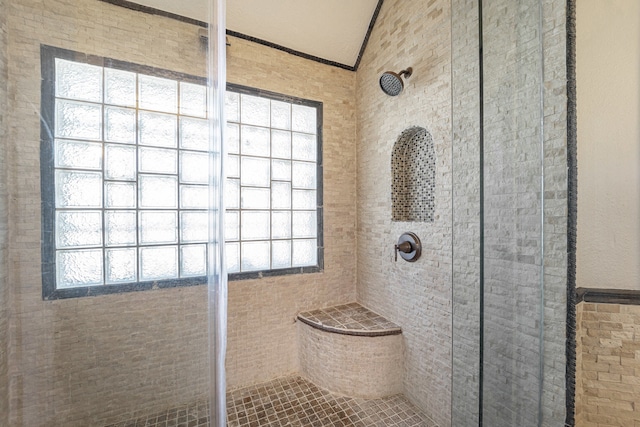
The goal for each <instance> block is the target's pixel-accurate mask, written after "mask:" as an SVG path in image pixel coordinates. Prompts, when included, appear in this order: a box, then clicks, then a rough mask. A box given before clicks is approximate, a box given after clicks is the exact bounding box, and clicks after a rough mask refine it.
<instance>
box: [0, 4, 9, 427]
mask: <svg viewBox="0 0 640 427" xmlns="http://www.w3.org/2000/svg"><path fill="white" fill-rule="evenodd" d="M6 17H7V0H0V425H8V424H9V371H8V365H9V362H8V358H9V345H8V341H9V307H10V303H9V281H8V280H7V276H8V274H7V249H8V238H9V236H8V223H7V212H8V206H7V205H8V202H9V199H8V195H7V139H6V137H7V136H6V132H5V129H6V126H7V121H6V112H7V33H6V31H7V18H6Z"/></svg>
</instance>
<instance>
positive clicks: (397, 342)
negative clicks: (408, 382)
mask: <svg viewBox="0 0 640 427" xmlns="http://www.w3.org/2000/svg"><path fill="white" fill-rule="evenodd" d="M297 319H298V322H297V327H298V344H299V345H298V349H299V350H298V352H299V354H298V358H299V361H300V370H301V372H302V374H303V375H304V376H305V377H307V378H308V379H309V380H311V381H312V382H313V383H315V384H317V385H318V386H320V387H323V388H326V389H328V390H330V391H333V392H336V393H340V394H343V395H346V396H350V397H363V398H381V397H384V396H390V395H393V394H397V393H401V392H402V374H403V341H402V335H401V334H402V330H401V329H400V327H399V326H398V325H396V324H394V323H392V322H390V321H388V320H387V319H385V318H384V317H382V316H380V315H379V314H376V313H374V312H372V311H371V310H369V309H367V308H366V307H363V306H362V305H360V304H358V303H351V304H345V305H338V306H334V307H329V308H323V309H319V310H313V311H307V312H304V313H300V314H298V317H297Z"/></svg>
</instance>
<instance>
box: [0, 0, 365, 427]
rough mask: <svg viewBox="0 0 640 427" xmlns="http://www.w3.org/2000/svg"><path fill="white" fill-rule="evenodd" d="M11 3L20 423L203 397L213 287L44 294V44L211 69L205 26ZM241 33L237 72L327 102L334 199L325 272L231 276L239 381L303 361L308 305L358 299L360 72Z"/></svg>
mask: <svg viewBox="0 0 640 427" xmlns="http://www.w3.org/2000/svg"><path fill="white" fill-rule="evenodd" d="M3 6H4V3H3ZM6 7H8V13H7V14H4V13H3V14H2V17H3V19H5V17H6V20H7V29H8V32H9V34H10V35H11V37H10V40H9V47H8V60H9V69H8V81H9V82H11V87H10V92H9V98H10V100H11V104H10V105H9V109H8V111H10V117H9V122H10V123H12V125H11V127H10V129H9V134H8V138H9V144H8V145H9V147H8V148H9V149H8V150H7V151H6V152H7V153H9V154H8V158H6V159H2V160H3V161H6V162H7V163H8V164H9V165H10V168H8V171H7V173H8V179H7V181H6V182H7V183H8V187H7V191H8V192H9V193H10V195H11V198H10V204H9V206H8V211H7V210H5V209H6V208H5V207H4V205H0V213H3V215H4V213H5V212H8V216H9V223H10V224H11V230H10V234H9V237H10V241H9V242H8V243H9V244H10V247H11V248H12V250H11V253H10V254H9V259H8V263H9V264H8V265H9V268H8V269H4V268H3V269H2V271H3V272H4V271H9V277H8V280H9V281H10V282H11V283H12V284H13V292H12V293H13V304H12V308H11V324H10V332H11V338H10V342H9V345H10V346H11V348H12V353H11V359H10V372H9V376H10V387H11V403H10V411H9V413H10V416H11V420H10V423H11V424H12V425H28V426H34V427H37V426H49V425H65V426H86V425H101V424H102V425H104V424H109V423H112V422H118V421H121V420H123V419H132V418H137V417H138V416H143V415H145V414H149V413H155V412H158V411H161V410H163V409H166V408H167V407H173V406H175V405H176V404H179V403H181V402H182V403H188V402H192V401H194V400H197V399H201V398H202V397H203V396H205V395H206V393H207V366H208V365H207V360H208V359H207V354H208V353H207V323H206V322H207V305H206V304H207V303H206V302H207V293H206V287H205V286H194V287H189V288H175V289H162V290H152V291H145V292H133V293H126V294H114V295H106V296H99V297H87V298H76V299H66V300H57V301H42V296H41V272H40V177H39V140H40V135H39V131H40V126H39V119H38V114H39V102H40V61H39V56H40V44H41V43H46V44H48V45H53V46H56V47H62V48H65V49H71V50H76V51H79V52H83V53H89V54H95V55H99V56H104V57H110V58H116V59H120V60H123V61H128V62H133V63H138V64H144V65H150V66H154V67H159V68H164V69H172V70H175V71H178V72H183V73H189V74H195V75H203V76H204V75H205V56H204V51H203V50H202V47H201V42H200V39H199V35H198V30H199V27H196V26H193V25H191V24H187V23H183V22H179V21H176V20H172V19H168V18H163V17H159V16H153V15H148V14H143V13H140V12H134V11H130V10H128V9H125V8H121V7H116V6H113V5H109V4H107V3H104V2H100V1H96V0H53V1H50V2H49V1H47V2H44V3H43V2H41V1H36V0H16V1H12V2H11V3H10V4H8V5H7V6H6ZM3 34H4V33H3ZM231 43H232V45H231V46H230V47H229V53H228V61H229V66H228V78H229V81H231V82H234V83H239V84H246V85H251V86H254V87H258V88H261V89H266V90H271V91H275V92H282V93H286V94H289V95H293V96H298V97H304V98H308V99H313V100H317V101H321V102H323V103H324V119H325V123H324V170H325V180H324V191H325V193H324V194H325V201H327V202H326V203H325V213H324V224H325V225H324V227H325V228H324V236H325V244H326V247H327V249H325V270H324V272H322V273H317V274H308V275H295V276H286V277H277V278H268V279H259V280H252V281H246V282H232V283H231V284H230V287H229V313H230V316H229V341H228V348H229V354H228V384H229V386H230V387H232V388H233V387H239V386H243V385H250V384H255V383H257V382H260V381H265V380H268V379H272V378H274V377H278V376H282V375H285V374H288V373H292V372H296V371H297V370H298V367H297V356H296V352H295V315H296V313H297V312H299V311H303V310H309V309H312V308H317V307H319V306H325V305H335V304H339V303H346V302H350V301H353V300H354V299H355V264H354V257H353V251H352V247H353V241H354V239H355V142H354V141H355V123H354V118H355V101H354V99H355V89H354V86H355V84H354V80H355V76H354V74H353V73H350V72H347V71H344V70H340V69H336V68H333V67H328V66H323V65H318V64H317V63H315V62H311V61H307V60H303V59H300V58H297V57H293V56H291V55H287V54H284V53H282V52H280V51H277V50H274V49H269V48H266V47H263V46H259V45H255V44H252V43H248V42H245V41H242V40H236V39H231ZM123 47H126V48H123ZM0 58H2V61H3V62H2V64H4V57H0ZM3 81H6V79H3ZM3 111H4V110H3ZM3 152H5V151H4V150H3ZM2 170H3V172H4V168H2ZM3 182H4V181H3ZM3 191H4V190H3ZM0 200H2V199H0ZM0 217H1V215H0ZM1 232H2V228H0V233H1ZM4 283H5V282H3V281H0V284H4ZM0 295H1V294H0ZM274 307H277V309H276V310H274ZM2 321H3V320H2V317H0V324H1V322H2ZM2 330H6V328H3V329H2ZM5 342H6V341H5ZM0 354H2V353H0ZM1 366H2V365H0V374H1V373H2V368H1ZM0 378H1V377H0ZM0 381H1V379H0ZM0 384H2V382H0ZM3 396H5V394H4V393H3ZM3 413H5V414H6V413H7V411H3Z"/></svg>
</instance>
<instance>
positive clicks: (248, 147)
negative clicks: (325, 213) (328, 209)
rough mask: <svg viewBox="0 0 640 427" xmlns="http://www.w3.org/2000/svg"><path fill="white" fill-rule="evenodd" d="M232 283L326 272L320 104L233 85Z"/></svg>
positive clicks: (229, 98)
mask: <svg viewBox="0 0 640 427" xmlns="http://www.w3.org/2000/svg"><path fill="white" fill-rule="evenodd" d="M226 116H227V129H226V138H227V140H226V143H227V153H228V154H227V162H226V163H225V165H226V171H227V182H226V190H225V191H226V193H225V197H226V216H225V223H226V234H225V240H226V258H227V270H228V272H229V273H230V274H231V278H234V277H238V278H245V277H252V276H256V275H259V274H286V273H290V272H306V271H319V269H320V268H321V267H322V227H321V226H320V224H321V220H322V218H321V216H322V191H321V190H322V187H321V179H322V166H321V165H322V162H321V153H322V150H321V136H322V133H321V124H322V104H321V103H318V102H314V101H308V100H302V99H298V98H292V97H287V96H284V95H280V94H274V93H268V92H264V91H257V90H255V89H251V88H247V87H243V86H238V85H228V86H227V94H226Z"/></svg>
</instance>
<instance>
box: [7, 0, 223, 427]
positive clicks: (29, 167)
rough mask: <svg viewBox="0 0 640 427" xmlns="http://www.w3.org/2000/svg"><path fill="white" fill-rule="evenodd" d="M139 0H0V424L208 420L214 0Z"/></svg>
mask: <svg viewBox="0 0 640 427" xmlns="http://www.w3.org/2000/svg"><path fill="white" fill-rule="evenodd" d="M147 3H148V2H144V1H140V2H122V1H119V0H104V1H98V0H61V1H55V2H41V1H33V0H12V1H1V2H0V15H2V19H1V20H0V24H1V28H0V31H2V38H0V49H2V55H0V60H1V61H0V67H1V68H0V71H1V74H0V77H1V78H2V79H7V81H2V82H1V83H2V88H3V90H2V91H1V92H0V96H1V97H2V107H3V108H2V120H0V126H2V130H1V131H0V136H1V137H2V148H1V149H2V156H1V157H0V161H1V163H2V175H0V187H1V188H2V191H1V192H0V229H1V231H2V233H1V234H2V235H1V236H0V237H1V238H2V254H1V255H2V257H1V258H2V260H1V262H2V265H1V266H0V270H1V275H2V276H1V278H0V286H2V289H0V291H1V294H0V299H1V300H0V304H2V306H1V307H0V316H2V318H0V327H2V329H3V330H2V331H1V333H2V336H0V339H2V344H3V345H4V338H5V336H7V339H8V340H9V341H8V346H7V347H8V348H9V349H10V351H9V352H8V356H7V359H8V362H6V363H5V362H4V360H5V359H4V358H3V360H2V361H1V364H0V365H1V366H0V375H2V379H3V378H4V373H5V372H7V376H8V385H5V384H0V387H1V388H0V391H4V390H8V394H9V395H10V397H11V399H10V401H9V402H8V408H6V407H5V404H3V405H2V406H0V409H2V411H3V412H4V413H3V414H2V416H0V424H2V425H5V422H6V425H12V426H14V425H15V426H29V427H31V426H34V427H37V426H69V427H73V426H78V427H84V426H96V427H104V426H109V425H111V426H113V425H124V424H127V425H130V424H131V423H138V425H141V424H144V425H149V426H151V425H153V426H156V425H158V426H159V425H166V423H167V422H171V423H173V424H174V425H182V424H184V425H186V424H191V425H193V424H196V425H207V424H209V418H210V417H209V408H208V403H209V398H210V395H211V396H212V400H213V402H214V403H213V406H214V412H213V413H214V416H212V417H211V420H212V422H213V424H214V425H216V426H222V425H224V423H225V420H224V384H223V381H224V375H223V373H221V370H220V366H221V364H222V363H223V354H224V345H223V343H224V317H225V315H226V312H225V310H224V303H223V302H220V301H221V299H220V298H222V299H224V297H225V293H224V292H225V288H224V286H225V280H226V279H225V272H224V269H223V268H222V267H221V266H222V265H223V263H222V262H221V258H222V254H221V251H220V249H219V245H218V244H217V242H219V241H221V240H222V236H221V235H219V234H217V230H220V229H221V221H219V220H218V216H219V215H220V214H219V209H218V206H221V201H220V197H221V196H220V194H221V191H219V187H218V186H219V185H220V182H221V179H220V177H221V176H222V173H223V172H222V170H221V165H220V162H221V158H222V156H221V155H220V154H221V153H220V152H221V149H222V146H221V143H220V141H221V140H222V139H221V135H220V133H221V130H220V128H221V126H220V123H223V122H224V120H223V118H222V112H221V110H220V108H218V105H219V102H216V101H215V100H219V99H223V98H222V96H221V94H223V92H224V86H225V84H224V35H222V39H223V41H222V44H221V45H220V43H219V40H218V37H219V35H220V33H222V34H224V17H223V11H224V7H223V6H224V0H220V1H219V2H218V1H215V0H211V1H207V0H201V2H199V5H200V6H201V8H200V10H201V11H202V14H201V16H198V17H197V18H200V19H195V18H186V17H184V16H181V15H180V13H181V12H183V11H182V10H163V11H160V10H158V9H151V8H149V7H147V6H145V4H147ZM195 3H198V2H195ZM154 4H156V5H158V4H159V3H154ZM167 4H168V3H164V5H165V6H166V5H167ZM209 4H211V6H212V8H213V10H212V12H211V13H210V15H211V17H212V19H214V20H220V21H219V22H218V21H216V23H215V25H209V24H208V23H207V22H206V21H208V20H209V18H208V17H207V16H208V12H207V9H208V6H209ZM196 7H197V5H196ZM208 26H209V27H211V28H212V29H215V31H211V33H209V41H210V43H209V46H211V49H210V50H211V52H212V53H211V54H209V53H208V51H209V48H208V47H207V44H206V40H207V37H206V36H207V30H206V28H207V27H208ZM209 67H212V68H213V69H209ZM219 70H221V72H219ZM5 88H6V90H8V93H7V92H5ZM5 102H6V105H7V108H6V109H5V108H4V107H5ZM212 135H213V136H214V138H213V139H212ZM5 166H6V167H5ZM210 224H212V225H213V227H209V225H210ZM5 227H6V228H7V229H8V231H7V233H6V234H5V233H4V231H5ZM210 231H211V234H210ZM5 266H6V267H8V268H6V269H5ZM209 282H210V283H211V291H210V292H208V286H207V285H208V283H209ZM5 284H7V287H5ZM5 288H7V289H8V290H5ZM5 296H6V299H5ZM208 297H209V298H208ZM222 301H223V300H222ZM208 302H209V306H208ZM210 309H211V310H213V311H214V313H213V314H212V315H211V319H210V316H209V310H210ZM5 313H7V315H6V317H5ZM5 318H8V319H9V320H8V321H5ZM210 320H211V321H212V327H211V330H209V329H208V324H209V322H210ZM5 328H9V333H7V334H5ZM210 335H211V340H210ZM216 350H218V351H216ZM210 355H211V360H212V361H211V365H212V366H213V367H215V369H214V368H212V367H211V366H210ZM3 356H4V353H3ZM7 365H8V368H7ZM210 373H211V374H212V375H211V376H210V375H209V374H210ZM210 377H211V378H213V379H214V385H210ZM216 384H217V386H216ZM220 384H222V385H220ZM3 398H4V396H3ZM5 408H6V411H5ZM5 413H7V416H6V417H5Z"/></svg>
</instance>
